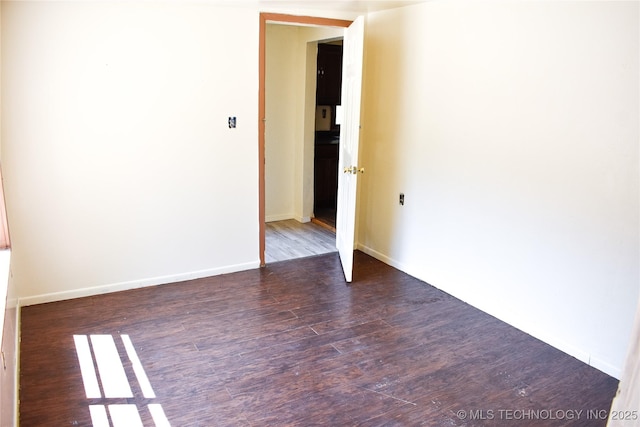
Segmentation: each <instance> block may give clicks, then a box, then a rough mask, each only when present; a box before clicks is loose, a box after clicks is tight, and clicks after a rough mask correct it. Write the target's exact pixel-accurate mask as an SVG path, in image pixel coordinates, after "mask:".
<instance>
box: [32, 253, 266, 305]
mask: <svg viewBox="0 0 640 427" xmlns="http://www.w3.org/2000/svg"><path fill="white" fill-rule="evenodd" d="M259 267H260V261H252V262H247V263H244V264H235V265H228V266H224V267H217V268H211V269H208V270H198V271H191V272H187V273H180V274H172V275H167V276H159V277H151V278H148V279H140V280H131V281H128V282H120V283H112V284H107V285H99V286H92V287H88V288H81V289H73V290H69V291H62V292H52V293H48V294H41V295H33V296H30V297H25V298H20V306H21V307H26V306H29V305H35V304H44V303H48V302H55V301H63V300H68V299H74V298H82V297H89V296H94V295H101V294H108V293H111V292H118V291H127V290H130V289H138V288H145V287H148V286H157V285H165V284H168V283H176V282H183V281H185V280H193V279H201V278H203V277H209V276H218V275H220V274H227V273H235V272H238V271H244V270H251V269H254V268H259Z"/></svg>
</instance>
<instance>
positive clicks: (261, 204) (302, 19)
mask: <svg viewBox="0 0 640 427" xmlns="http://www.w3.org/2000/svg"><path fill="white" fill-rule="evenodd" d="M268 22H273V23H289V24H299V25H302V26H319V27H342V28H346V27H348V26H349V25H351V23H352V22H353V21H348V20H344V19H332V18H321V17H315V16H298V15H287V14H280V13H269V12H261V13H260V31H259V33H260V36H259V37H260V41H259V49H258V51H259V53H258V63H259V86H258V221H259V224H258V227H259V239H260V245H259V250H260V266H261V267H264V266H265V265H266V263H265V249H266V237H265V228H266V226H265V220H266V217H265V121H266V117H265V114H266V97H265V85H266V80H265V78H266V76H265V74H266V29H267V23H268Z"/></svg>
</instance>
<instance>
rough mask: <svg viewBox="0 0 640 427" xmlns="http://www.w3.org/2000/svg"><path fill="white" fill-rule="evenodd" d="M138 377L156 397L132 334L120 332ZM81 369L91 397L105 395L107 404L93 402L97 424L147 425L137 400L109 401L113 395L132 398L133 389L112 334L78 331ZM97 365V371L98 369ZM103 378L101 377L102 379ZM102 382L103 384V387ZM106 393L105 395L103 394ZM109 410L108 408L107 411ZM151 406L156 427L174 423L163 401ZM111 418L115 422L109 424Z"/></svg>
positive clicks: (117, 426) (148, 394)
mask: <svg viewBox="0 0 640 427" xmlns="http://www.w3.org/2000/svg"><path fill="white" fill-rule="evenodd" d="M120 339H121V340H122V344H123V345H124V348H125V351H126V353H127V357H128V358H129V361H130V362H131V365H132V367H133V372H134V374H135V377H136V381H137V383H138V385H139V387H140V389H141V390H142V394H143V396H144V397H145V398H147V399H155V398H156V395H155V393H154V391H153V388H152V387H151V383H150V382H149V378H148V377H147V374H146V372H145V370H144V368H143V367H142V363H141V362H140V359H139V357H138V354H137V352H136V349H135V347H134V346H133V343H132V342H131V338H130V337H129V335H125V334H122V335H120ZM73 340H74V343H75V347H76V354H77V355H78V362H79V364H80V373H81V375H82V381H83V383H84V390H85V394H86V396H87V399H103V400H105V404H103V405H100V404H97V405H96V404H92V405H89V413H90V415H91V422H92V423H93V427H109V426H111V425H112V426H113V427H144V425H143V423H142V420H141V418H140V413H139V412H138V407H137V406H136V405H133V404H115V403H113V404H109V399H123V398H132V397H133V392H132V391H131V385H130V383H129V379H128V378H127V374H126V372H125V369H124V365H123V364H122V360H121V359H120V355H119V353H118V348H117V346H116V342H115V340H114V338H113V336H112V335H106V334H101V335H89V336H87V335H74V336H73ZM96 367H97V372H96ZM98 378H100V381H98ZM100 384H101V385H102V388H101V387H100ZM103 396H104V397H103ZM107 410H108V411H107ZM147 410H148V411H149V413H150V414H151V418H152V419H153V421H154V423H155V426H156V427H170V426H171V425H170V424H169V420H168V419H167V417H166V415H165V413H164V410H163V409H162V405H160V404H158V403H150V404H148V405H147ZM109 418H110V419H111V424H109Z"/></svg>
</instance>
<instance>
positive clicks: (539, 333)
mask: <svg viewBox="0 0 640 427" xmlns="http://www.w3.org/2000/svg"><path fill="white" fill-rule="evenodd" d="M358 249H359V250H361V251H362V252H364V253H366V254H367V255H371V256H372V257H374V258H376V259H377V260H379V261H382V262H384V263H385V264H388V265H390V266H392V267H395V268H397V269H398V270H400V271H403V272H405V273H407V274H409V275H411V276H413V277H416V278H418V279H420V280H424V281H425V282H428V280H427V279H425V278H424V277H420V276H421V275H420V274H419V273H417V272H415V271H412V269H411V268H407V266H404V265H403V264H402V263H400V262H398V261H397V260H394V259H393V258H390V257H389V256H387V255H385V254H383V253H381V252H378V251H376V250H375V249H372V248H370V247H367V246H364V245H362V244H360V243H358ZM431 286H434V287H436V286H435V285H433V284H431ZM438 289H440V290H442V291H444V292H447V293H449V294H450V295H451V296H453V297H455V298H458V299H460V300H462V301H464V302H466V303H467V304H470V305H472V306H473V307H475V308H477V309H478V310H481V311H484V312H485V313H487V314H489V315H491V316H493V317H495V318H496V319H499V320H501V321H503V322H505V323H507V324H508V325H511V326H513V327H514V328H516V329H519V330H520V331H522V332H524V333H526V334H527V335H531V336H532V337H534V338H537V339H539V340H540V341H542V342H544V343H546V344H549V345H550V346H551V347H554V348H556V349H558V350H560V351H562V352H563V353H566V354H568V355H569V356H572V357H575V358H576V359H578V360H580V361H581V362H584V363H586V364H587V365H589V366H592V367H594V368H596V369H598V370H599V371H602V372H604V373H605V374H607V375H610V376H612V377H614V378H616V379H620V376H621V375H622V368H621V367H619V366H616V365H614V364H612V363H610V362H607V361H606V360H602V359H600V358H597V357H594V356H593V355H592V354H591V353H589V352H588V351H585V350H583V349H581V348H578V347H576V346H574V345H573V344H570V343H567V342H566V341H565V340H563V339H560V338H558V337H557V336H555V334H554V333H553V331H547V330H541V329H539V328H538V327H537V326H536V325H531V324H529V323H527V322H523V321H522V320H521V319H520V318H519V316H517V315H515V314H512V313H508V312H500V313H492V312H489V311H487V310H484V309H483V307H479V306H478V305H477V304H475V303H474V301H469V300H467V299H465V298H462V297H461V296H460V295H455V294H452V293H451V292H449V291H448V290H446V289H441V288H438Z"/></svg>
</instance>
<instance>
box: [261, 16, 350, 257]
mask: <svg viewBox="0 0 640 427" xmlns="http://www.w3.org/2000/svg"><path fill="white" fill-rule="evenodd" d="M260 18H261V19H260V60H259V64H260V91H259V104H260V105H259V126H258V128H259V221H260V223H259V227H260V248H259V250H260V263H261V265H263V266H264V265H265V263H266V261H267V257H266V234H267V230H269V233H272V231H273V228H275V227H272V226H275V225H280V226H282V227H280V232H282V230H283V228H284V229H287V228H292V227H293V226H294V225H295V224H292V223H288V224H287V223H286V222H287V221H289V220H291V219H293V221H296V222H298V223H300V224H301V225H303V226H304V225H310V226H314V227H318V226H317V224H315V223H310V224H307V223H309V222H310V221H311V219H312V218H313V217H314V216H315V215H314V214H315V206H314V201H315V197H314V192H315V191H314V190H315V189H314V186H315V181H316V180H315V177H314V166H315V165H314V159H315V143H316V127H315V124H316V112H317V110H318V109H317V108H316V106H317V105H318V104H317V102H316V98H317V96H316V91H317V88H316V81H317V74H316V73H317V69H316V66H315V64H316V60H317V58H316V50H317V43H318V41H321V40H322V41H328V40H330V42H331V43H332V44H334V45H339V44H340V42H339V41H338V39H340V38H341V36H342V31H343V29H344V28H346V27H348V26H349V25H350V24H351V21H344V20H335V19H327V18H315V17H304V16H292V15H281V14H270V13H263V14H261V15H260ZM268 23H269V24H272V23H273V24H283V23H284V24H288V25H287V26H289V27H298V28H300V29H302V28H303V27H304V28H306V29H307V30H305V31H306V32H307V33H309V34H308V35H307V37H308V38H309V37H311V38H309V39H308V40H307V42H308V43H305V45H306V58H305V59H304V61H303V62H305V61H306V64H309V63H310V62H309V61H310V60H312V61H313V64H314V66H313V67H312V68H311V67H306V71H305V72H306V77H305V78H304V79H303V80H304V82H302V83H301V82H298V87H304V93H305V96H304V98H305V99H304V101H299V102H297V103H296V102H294V103H293V104H291V105H293V110H289V111H288V112H287V109H286V108H284V110H283V109H281V108H276V109H270V110H269V111H270V112H269V117H268V116H267V111H268V110H267V104H268V102H271V101H270V100H271V97H272V96H274V92H275V91H274V90H273V89H272V90H271V92H269V87H270V86H269V85H267V79H266V70H267V67H266V65H267V62H268V61H269V57H268V55H267V49H266V46H267V43H266V38H267V24H268ZM283 27H284V26H283ZM332 31H333V32H332ZM301 32H302V30H301ZM314 32H315V33H314ZM312 33H314V35H311V34H312ZM327 34H333V36H327ZM336 35H339V36H340V37H336ZM313 37H315V39H313V40H312V38H313ZM322 44H324V43H322ZM327 44H330V43H327ZM322 49H324V48H322ZM302 56H304V54H303V55H302ZM272 77H273V75H272V74H270V77H269V78H270V79H271V78H272ZM277 78H282V76H276V79H277ZM292 84H295V82H294V81H291V80H288V81H286V82H285V83H284V84H282V85H281V86H280V87H281V88H282V90H280V89H279V90H278V91H277V95H275V96H282V95H283V93H284V94H285V95H286V91H287V90H288V89H290V88H291V86H292ZM340 90H341V88H339V87H338V89H337V92H338V93H340ZM334 91H335V89H334ZM267 92H269V94H267ZM267 97H269V99H267ZM298 98H301V97H300V96H299V97H298ZM322 101H327V100H326V99H322ZM330 101H331V103H327V104H322V105H330V106H331V105H332V106H333V107H331V109H330V110H331V111H329V109H325V111H324V115H325V117H324V118H325V119H326V118H327V117H328V118H329V128H328V130H324V129H325V128H323V130H319V132H324V133H323V134H322V137H323V138H320V139H323V141H324V140H327V138H328V137H329V136H331V134H335V135H339V127H338V128H336V127H335V118H336V113H337V111H336V110H337V109H336V108H335V106H337V105H339V102H336V100H335V99H331V100H330ZM301 104H302V105H301ZM274 111H275V113H274ZM301 111H302V112H304V114H302V115H300V112H301ZM278 114H284V118H282V117H281V118H280V119H278V118H277V117H273V116H274V115H278ZM296 114H297V116H296ZM320 116H321V117H322V110H320ZM294 117H298V118H297V119H296V120H297V121H298V122H297V123H296V120H294V119H293V118H294ZM277 123H280V125H278V124H277ZM282 124H285V125H284V126H283V125H282ZM325 126H326V125H325ZM274 129H275V130H279V131H280V132H282V135H284V136H282V137H279V136H277V135H276V136H275V140H276V141H277V144H275V145H282V146H281V147H280V149H281V151H280V153H277V152H275V153H273V152H271V148H272V145H270V146H269V147H268V148H267V147H266V144H265V140H266V139H267V134H269V140H270V141H271V140H272V139H273V138H272V137H273V136H274V135H273V132H274ZM336 130H338V132H337V133H336ZM270 133H271V134H270ZM276 134H277V132H276ZM288 137H291V139H292V140H293V141H297V143H294V144H293V145H290V146H287V145H286V142H285V140H287V138H288ZM336 139H338V140H339V138H336ZM301 141H302V142H301ZM336 142H337V141H336ZM335 145H336V147H335V148H337V144H335ZM336 159H337V151H336ZM287 162H289V163H287ZM267 164H268V165H269V166H272V165H274V164H275V165H276V168H270V169H269V176H268V177H267V175H266V170H267ZM286 165H288V166H286ZM337 169H338V167H337V160H336V163H335V169H334V172H333V173H334V174H335V175H337ZM272 170H275V171H276V174H280V176H281V178H282V176H284V177H285V178H284V181H282V182H287V183H288V184H287V185H289V186H290V187H289V188H287V189H285V190H283V189H282V187H278V186H275V188H276V190H274V185H273V180H274V179H272V172H271V171H272ZM270 180H271V181H270ZM334 180H335V181H336V185H337V177H336V178H334ZM267 181H269V182H267ZM329 185H331V184H329ZM283 191H284V192H286V191H291V192H294V193H295V195H296V196H295V197H294V198H293V199H292V200H285V203H289V205H288V206H286V207H285V208H284V209H280V211H279V212H278V210H277V209H275V210H274V209H272V207H273V205H274V204H276V203H278V202H280V201H281V200H279V199H286V197H285V198H282V197H279V195H281V193H283ZM273 194H276V195H275V196H272V195H273ZM333 206H334V209H335V202H334V204H333ZM320 207H323V206H320ZM329 207H330V206H329ZM267 208H269V209H267ZM274 212H275V214H274ZM267 221H268V222H269V224H267ZM280 221H284V222H280ZM328 221H331V220H328ZM278 223H279V224H278ZM333 223H334V224H335V214H334V217H333ZM267 225H269V227H267ZM322 231H323V232H326V231H327V230H326V229H323V230H322ZM331 239H332V245H331V248H330V251H331V252H333V251H335V250H336V248H335V234H333V235H332V237H331ZM321 244H324V243H321ZM292 257H295V256H292Z"/></svg>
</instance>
